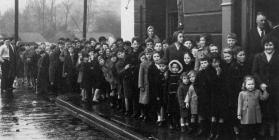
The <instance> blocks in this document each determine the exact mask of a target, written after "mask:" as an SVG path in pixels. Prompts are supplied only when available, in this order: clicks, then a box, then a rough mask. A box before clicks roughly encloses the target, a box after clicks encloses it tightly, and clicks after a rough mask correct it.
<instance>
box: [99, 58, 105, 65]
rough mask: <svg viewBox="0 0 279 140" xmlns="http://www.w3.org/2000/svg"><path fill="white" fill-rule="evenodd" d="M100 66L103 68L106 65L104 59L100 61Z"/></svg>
mask: <svg viewBox="0 0 279 140" xmlns="http://www.w3.org/2000/svg"><path fill="white" fill-rule="evenodd" d="M99 64H100V65H101V66H103V65H104V64H105V60H104V59H102V58H101V59H99Z"/></svg>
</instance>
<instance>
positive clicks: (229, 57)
mask: <svg viewBox="0 0 279 140" xmlns="http://www.w3.org/2000/svg"><path fill="white" fill-rule="evenodd" d="M223 56H224V60H225V62H226V63H231V62H232V55H231V54H229V53H223Z"/></svg>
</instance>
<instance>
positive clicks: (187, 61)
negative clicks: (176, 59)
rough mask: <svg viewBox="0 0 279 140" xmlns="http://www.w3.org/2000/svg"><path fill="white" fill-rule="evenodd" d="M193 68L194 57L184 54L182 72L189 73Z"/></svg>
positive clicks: (188, 53)
mask: <svg viewBox="0 0 279 140" xmlns="http://www.w3.org/2000/svg"><path fill="white" fill-rule="evenodd" d="M194 66H195V61H194V57H193V55H192V54H191V53H190V52H186V53H184V63H183V71H184V72H187V73H188V72H189V71H190V70H193V69H194Z"/></svg>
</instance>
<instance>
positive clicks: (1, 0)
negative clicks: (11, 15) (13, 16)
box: [0, 0, 63, 13]
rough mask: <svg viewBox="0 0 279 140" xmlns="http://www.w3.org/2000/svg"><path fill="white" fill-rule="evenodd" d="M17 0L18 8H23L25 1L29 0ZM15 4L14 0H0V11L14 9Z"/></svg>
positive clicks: (48, 0) (58, 0)
mask: <svg viewBox="0 0 279 140" xmlns="http://www.w3.org/2000/svg"><path fill="white" fill-rule="evenodd" d="M18 1H19V10H20V11H21V10H23V9H24V7H25V5H26V3H27V2H28V1H29V0H18ZM62 1H63V0H56V3H60V2H62ZM46 2H47V3H49V2H50V0H46ZM14 6H15V0H0V12H1V13H4V12H5V11H6V10H8V9H10V8H13V9H14Z"/></svg>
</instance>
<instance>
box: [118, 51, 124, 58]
mask: <svg viewBox="0 0 279 140" xmlns="http://www.w3.org/2000/svg"><path fill="white" fill-rule="evenodd" d="M117 57H118V58H121V59H123V58H124V57H125V53H124V52H118V53H117Z"/></svg>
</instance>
